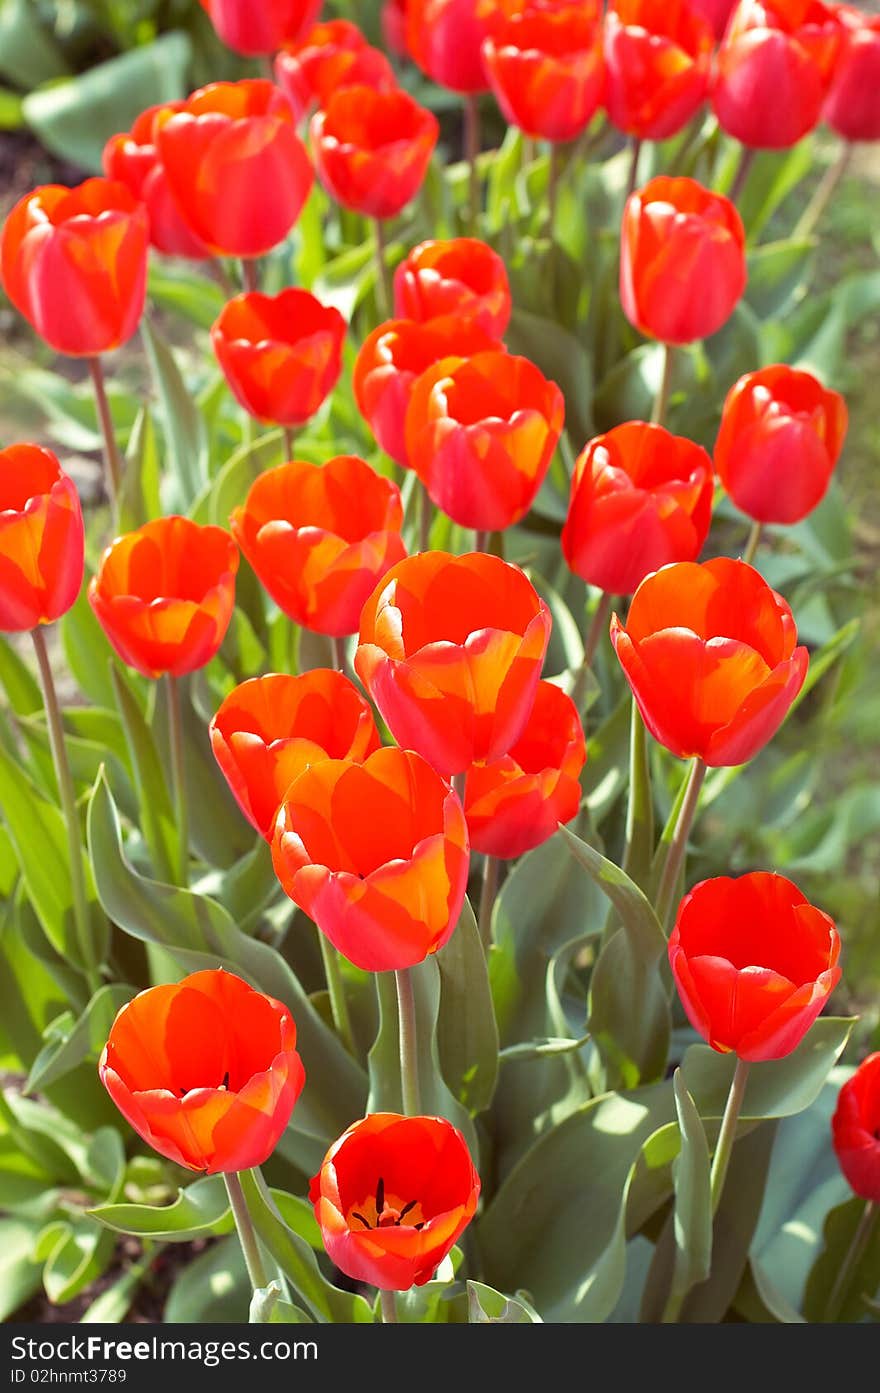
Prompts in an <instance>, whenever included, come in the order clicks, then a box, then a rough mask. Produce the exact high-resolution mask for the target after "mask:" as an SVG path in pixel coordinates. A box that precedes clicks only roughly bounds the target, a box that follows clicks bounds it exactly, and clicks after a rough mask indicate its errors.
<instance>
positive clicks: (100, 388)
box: [89, 358, 122, 521]
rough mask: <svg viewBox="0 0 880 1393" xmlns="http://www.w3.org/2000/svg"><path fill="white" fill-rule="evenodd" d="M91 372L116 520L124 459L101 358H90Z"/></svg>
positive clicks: (107, 482)
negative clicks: (112, 414)
mask: <svg viewBox="0 0 880 1393" xmlns="http://www.w3.org/2000/svg"><path fill="white" fill-rule="evenodd" d="M89 372H90V373H91V375H92V386H93V388H94V392H95V406H96V407H97V409H98V420H99V421H100V423H101V434H102V435H103V437H104V467H105V482H106V486H107V494H108V497H109V499H110V507H111V509H112V511H113V518H114V521H115V519H116V509H117V507H118V504H119V489H120V487H121V484H122V460H121V458H120V455H119V446H118V445H117V444H116V435H115V434H114V431H113V417H112V416H111V414H110V403H109V401H108V400H107V387H106V385H105V382H104V367H103V364H102V363H101V359H100V358H90V359H89Z"/></svg>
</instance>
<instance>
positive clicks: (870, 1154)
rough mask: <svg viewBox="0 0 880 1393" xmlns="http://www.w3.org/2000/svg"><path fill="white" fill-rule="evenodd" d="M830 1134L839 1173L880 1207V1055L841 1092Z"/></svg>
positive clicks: (869, 1059) (864, 1065) (861, 1067)
mask: <svg viewBox="0 0 880 1393" xmlns="http://www.w3.org/2000/svg"><path fill="white" fill-rule="evenodd" d="M831 1134H832V1139H833V1142H834V1151H835V1154H836V1156H837V1160H838V1162H839V1164H840V1169H841V1170H842V1171H843V1173H844V1175H845V1176H846V1178H847V1180H848V1181H849V1184H850V1185H851V1186H852V1188H853V1190H855V1192H856V1194H857V1195H861V1197H862V1199H865V1200H870V1201H872V1202H873V1203H874V1204H880V1051H876V1052H875V1053H874V1054H869V1055H868V1057H867V1059H863V1060H862V1062H861V1064H860V1065H859V1067H858V1069H856V1072H855V1073H854V1074H853V1076H852V1078H850V1079H847V1081H846V1083H845V1084H844V1085H843V1087H842V1088H841V1090H840V1093H839V1095H838V1099H837V1107H836V1108H835V1110H834V1116H833V1118H832V1119H831Z"/></svg>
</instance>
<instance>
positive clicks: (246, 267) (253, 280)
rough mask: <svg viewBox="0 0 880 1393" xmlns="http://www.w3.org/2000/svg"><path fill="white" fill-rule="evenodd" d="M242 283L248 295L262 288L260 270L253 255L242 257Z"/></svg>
mask: <svg viewBox="0 0 880 1393" xmlns="http://www.w3.org/2000/svg"><path fill="white" fill-rule="evenodd" d="M241 283H242V286H243V287H244V289H245V290H246V292H247V294H248V295H251V294H252V293H253V292H254V291H255V290H259V288H260V270H259V266H258V265H257V262H256V261H255V260H254V258H253V257H252V256H244V257H242V259H241Z"/></svg>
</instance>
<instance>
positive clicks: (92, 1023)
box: [25, 982, 134, 1093]
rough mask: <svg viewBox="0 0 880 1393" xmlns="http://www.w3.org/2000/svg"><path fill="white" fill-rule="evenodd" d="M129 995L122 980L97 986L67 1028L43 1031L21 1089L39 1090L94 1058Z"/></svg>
mask: <svg viewBox="0 0 880 1393" xmlns="http://www.w3.org/2000/svg"><path fill="white" fill-rule="evenodd" d="M133 995H134V990H133V988H131V987H128V986H126V985H125V984H123V983H118V982H114V983H110V984H108V985H107V986H104V987H99V988H98V990H97V991H96V992H95V994H94V996H93V997H92V999H91V1001H90V1002H89V1004H88V1006H87V1007H86V1009H85V1011H84V1012H83V1014H82V1015H81V1016H80V1018H79V1020H77V1021H74V1020H73V1018H71V1024H70V1027H69V1029H67V1030H64V1031H61V1032H58V1031H51V1033H49V1032H47V1034H48V1038H47V1040H46V1044H45V1045H44V1046H43V1048H42V1049H41V1050H40V1053H39V1054H38V1055H37V1057H36V1059H35V1060H34V1062H33V1064H32V1066H31V1071H30V1074H29V1075H28V1080H27V1083H26V1084H25V1092H26V1093H36V1092H37V1091H42V1090H43V1089H46V1088H48V1087H49V1086H50V1085H51V1084H53V1083H56V1082H57V1081H58V1079H62V1078H64V1076H65V1075H66V1074H69V1073H70V1071H71V1070H72V1069H75V1068H76V1067H77V1065H79V1064H82V1062H83V1060H85V1059H93V1060H97V1058H98V1056H99V1054H100V1053H101V1050H102V1049H103V1047H104V1043H105V1041H106V1039H107V1035H108V1033H109V1031H110V1027H111V1025H112V1024H113V1021H114V1019H115V1017H116V1013H117V1011H118V1010H119V1008H120V1007H121V1006H123V1005H124V1004H125V1002H126V1001H129V1000H130V999H131V997H132V996H133Z"/></svg>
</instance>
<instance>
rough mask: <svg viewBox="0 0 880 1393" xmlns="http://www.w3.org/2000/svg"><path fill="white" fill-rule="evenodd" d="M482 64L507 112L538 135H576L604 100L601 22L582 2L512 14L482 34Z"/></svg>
mask: <svg viewBox="0 0 880 1393" xmlns="http://www.w3.org/2000/svg"><path fill="white" fill-rule="evenodd" d="M483 64H484V67H485V70H486V75H487V77H488V79H489V83H490V85H491V87H492V91H493V93H494V94H495V100H496V101H497V102H498V105H499V106H500V108H501V111H502V113H503V115H504V116H505V118H506V119H507V120H508V121H509V122H510V123H511V125H514V126H518V127H519V129H520V130H521V131H523V132H525V134H526V135H529V136H532V137H533V138H534V139H539V140H551V141H564V140H574V139H575V138H576V137H577V136H579V135H581V134H582V133H583V132H584V131H585V130H586V128H587V126H588V125H589V123H590V121H591V120H592V118H593V116H594V115H595V113H596V111H597V109H598V107H599V104H600V102H601V101H602V94H603V90H604V84H605V64H604V60H603V56H602V27H601V25H600V23H599V21H598V19H597V17H596V15H595V14H593V13H591V12H590V9H589V7H587V8H584V6H582V5H580V4H565V5H559V6H553V7H552V8H549V7H548V8H544V7H538V6H535V5H530V6H527V7H526V9H525V10H524V11H523V12H522V13H520V14H514V15H512V16H511V17H510V18H508V19H506V20H505V21H504V22H503V23H501V24H499V25H498V26H496V27H495V28H494V30H493V33H492V34H491V36H490V37H489V38H487V39H485V40H484V42H483Z"/></svg>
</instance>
